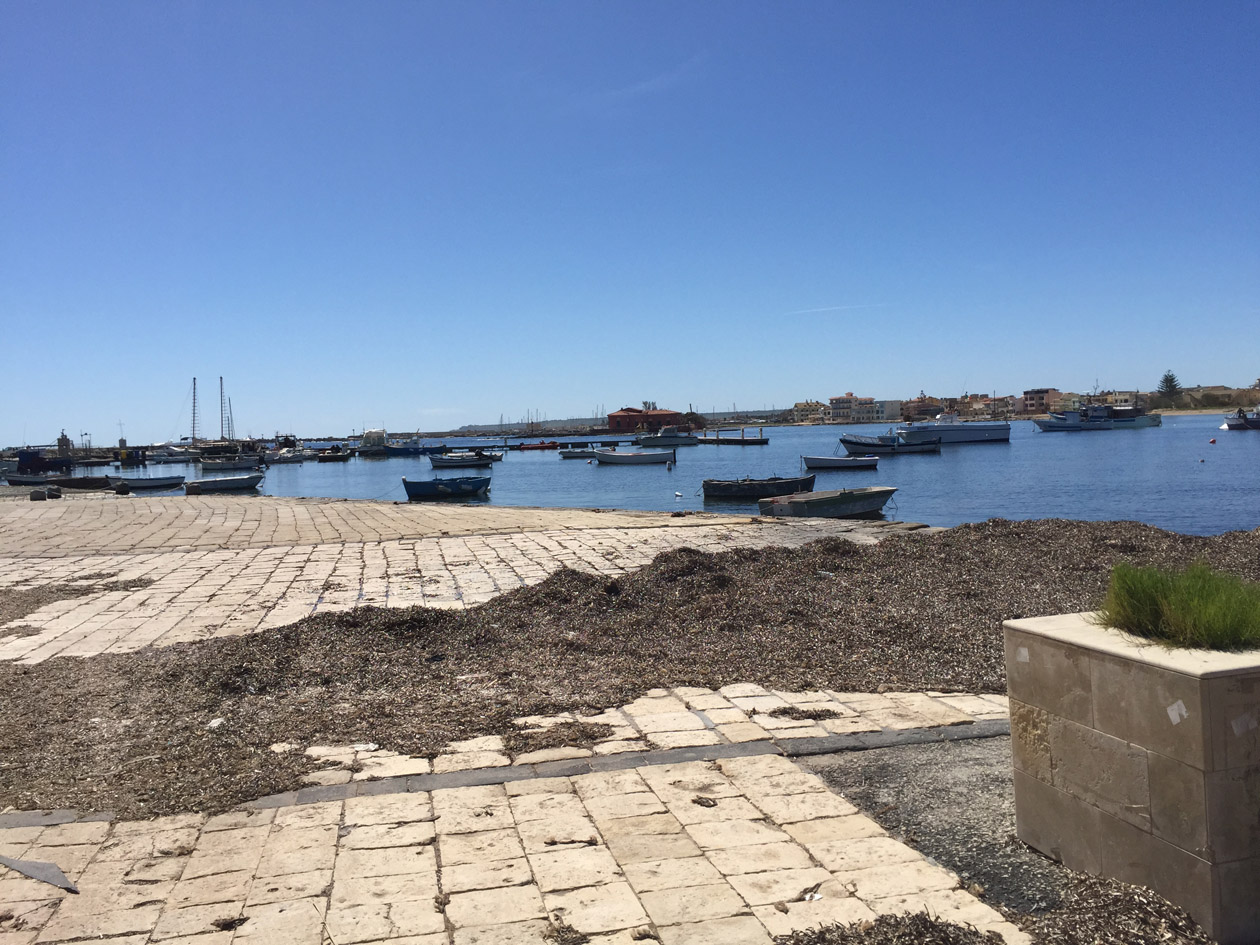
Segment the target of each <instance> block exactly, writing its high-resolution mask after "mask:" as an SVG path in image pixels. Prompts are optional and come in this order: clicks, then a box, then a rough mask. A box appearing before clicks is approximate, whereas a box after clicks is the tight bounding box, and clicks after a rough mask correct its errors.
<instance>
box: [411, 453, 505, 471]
mask: <svg viewBox="0 0 1260 945" xmlns="http://www.w3.org/2000/svg"><path fill="white" fill-rule="evenodd" d="M497 458H498V459H502V458H503V454H502V453H500V454H498V457H497ZM495 459H496V457H495V455H494V454H493V453H483V452H481V451H480V450H466V451H461V452H458V453H446V454H445V455H439V454H438V453H430V454H429V462H430V464H432V466H433V468H434V469H480V468H487V467H489V466H490V464H491V463H493V462H494V461H495Z"/></svg>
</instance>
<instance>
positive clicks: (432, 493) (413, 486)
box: [402, 476, 490, 501]
mask: <svg viewBox="0 0 1260 945" xmlns="http://www.w3.org/2000/svg"><path fill="white" fill-rule="evenodd" d="M402 484H403V489H404V490H405V491H406V493H407V498H408V500H416V501H420V500H432V499H471V498H475V497H476V496H481V495H485V494H486V493H487V492H489V491H490V477H489V476H459V477H453V478H450V479H415V480H413V479H407V478H406V477H405V476H404V477H403V481H402Z"/></svg>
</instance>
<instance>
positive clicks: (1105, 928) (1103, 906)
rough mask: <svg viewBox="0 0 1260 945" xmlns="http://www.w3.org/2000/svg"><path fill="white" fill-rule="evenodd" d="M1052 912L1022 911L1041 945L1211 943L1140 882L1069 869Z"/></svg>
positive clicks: (1177, 909)
mask: <svg viewBox="0 0 1260 945" xmlns="http://www.w3.org/2000/svg"><path fill="white" fill-rule="evenodd" d="M1062 896H1063V901H1062V903H1061V904H1060V905H1059V906H1058V908H1056V909H1054V910H1053V911H1052V912H1044V913H1040V914H1034V915H1031V916H1027V917H1025V918H1022V919H1017V921H1020V922H1021V924H1022V925H1023V927H1024V930H1025V931H1026V932H1028V933H1029V934H1030V935H1032V936H1033V938H1034V940H1035V941H1037V942H1038V943H1042V945H1152V943H1156V942H1158V943H1161V945H1212V939H1210V938H1209V937H1208V936H1207V935H1206V934H1205V933H1204V932H1203V930H1202V929H1201V928H1199V926H1198V925H1197V924H1195V921H1194V920H1193V919H1192V918H1190V916H1189V915H1187V914H1186V912H1185V910H1184V909H1181V908H1180V907H1178V906H1175V905H1173V904H1172V903H1170V902H1169V901H1168V900H1167V899H1165V898H1164V897H1162V896H1159V895H1157V894H1155V893H1153V892H1151V891H1150V890H1149V889H1146V888H1145V887H1142V886H1129V885H1127V884H1125V883H1119V882H1116V881H1115V880H1109V879H1099V878H1097V877H1094V876H1086V875H1084V874H1081V873H1076V874H1072V876H1071V878H1070V879H1069V880H1067V881H1066V882H1065V883H1064V885H1063V888H1062Z"/></svg>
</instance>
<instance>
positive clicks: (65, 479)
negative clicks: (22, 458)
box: [5, 473, 109, 489]
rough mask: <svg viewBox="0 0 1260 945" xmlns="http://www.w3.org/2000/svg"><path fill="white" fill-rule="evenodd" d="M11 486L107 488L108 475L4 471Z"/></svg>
mask: <svg viewBox="0 0 1260 945" xmlns="http://www.w3.org/2000/svg"><path fill="white" fill-rule="evenodd" d="M5 479H6V481H7V482H8V483H9V485H11V486H61V487H62V488H63V489H108V488H109V477H108V476H57V475H50V474H47V473H5Z"/></svg>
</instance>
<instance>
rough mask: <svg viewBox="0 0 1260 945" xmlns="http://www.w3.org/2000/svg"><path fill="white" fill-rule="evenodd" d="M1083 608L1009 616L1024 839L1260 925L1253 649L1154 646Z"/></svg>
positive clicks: (1230, 926)
mask: <svg viewBox="0 0 1260 945" xmlns="http://www.w3.org/2000/svg"><path fill="white" fill-rule="evenodd" d="M1090 616H1091V615H1088V614H1069V615H1065V616H1058V617H1046V618H1037V619H1033V620H1016V621H1008V622H1007V623H1006V625H1005V627H1006V658H1007V675H1008V688H1009V695H1010V699H1011V702H1010V706H1011V744H1012V762H1013V765H1014V768H1015V808H1016V821H1017V832H1018V834H1019V837H1020V839H1021V840H1023V841H1024V842H1025V843H1028V844H1029V845H1030V846H1033V847H1035V848H1037V849H1038V850H1041V851H1042V852H1044V853H1046V854H1048V855H1050V856H1052V857H1054V858H1056V859H1059V860H1061V861H1062V862H1063V863H1065V864H1066V865H1068V866H1070V867H1072V868H1073V869H1079V870H1085V871H1087V872H1092V873H1099V874H1102V875H1107V876H1113V877H1116V878H1117V879H1121V880H1124V881H1125V882H1130V883H1137V884H1140V885H1145V886H1149V887H1151V888H1152V889H1154V890H1156V891H1157V892H1159V893H1160V894H1162V895H1164V896H1166V897H1168V898H1169V899H1171V900H1172V901H1174V902H1176V903H1178V904H1179V905H1181V906H1183V907H1184V908H1185V909H1186V910H1187V911H1188V912H1189V913H1190V914H1191V915H1192V916H1194V918H1195V919H1196V920H1197V921H1198V922H1199V923H1200V924H1202V925H1203V927H1204V929H1206V931H1207V932H1208V934H1210V935H1212V936H1213V938H1215V939H1216V940H1218V941H1219V942H1221V943H1222V945H1235V943H1243V942H1255V941H1260V906H1257V902H1258V901H1260V896H1257V886H1256V882H1257V881H1256V877H1257V875H1260V651H1254V650H1253V651H1248V652H1242V653H1218V652H1211V651H1205V650H1186V649H1174V648H1169V647H1162V646H1156V645H1153V644H1149V643H1147V642H1145V641H1142V640H1138V639H1135V638H1133V637H1130V636H1128V635H1126V634H1122V633H1119V632H1116V631H1113V630H1108V629H1105V628H1102V627H1099V626H1097V625H1095V624H1094V623H1093V622H1092V620H1091V619H1090Z"/></svg>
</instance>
